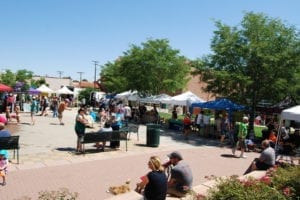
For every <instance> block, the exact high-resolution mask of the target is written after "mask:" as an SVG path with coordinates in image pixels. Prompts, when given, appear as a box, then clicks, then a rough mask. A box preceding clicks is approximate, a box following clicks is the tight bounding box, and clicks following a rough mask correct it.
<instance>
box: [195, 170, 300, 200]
mask: <svg viewBox="0 0 300 200" xmlns="http://www.w3.org/2000/svg"><path fill="white" fill-rule="evenodd" d="M216 180H217V185H216V187H213V188H211V189H209V191H208V194H207V196H203V195H198V196H197V197H196V198H195V199H197V200H200V199H201V200H202V199H203V200H204V199H205V200H215V199H233V200H244V199H250V200H260V199H265V200H268V199H270V200H271V199H272V200H273V199H277V200H281V199H282V200H286V199H300V167H299V166H290V165H285V166H282V167H278V168H272V169H270V170H268V171H267V173H266V175H265V176H263V177H262V178H260V179H254V178H251V177H250V178H247V179H244V180H240V179H239V178H238V177H237V176H232V177H230V178H216Z"/></svg>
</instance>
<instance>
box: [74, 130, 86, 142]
mask: <svg viewBox="0 0 300 200" xmlns="http://www.w3.org/2000/svg"><path fill="white" fill-rule="evenodd" d="M75 132H76V135H77V140H78V141H79V142H83V139H84V133H82V132H79V131H77V130H75Z"/></svg>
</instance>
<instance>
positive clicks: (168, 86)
mask: <svg viewBox="0 0 300 200" xmlns="http://www.w3.org/2000/svg"><path fill="white" fill-rule="evenodd" d="M189 72H190V65H189V63H188V62H187V59H186V58H185V57H184V56H181V55H179V50H176V49H172V48H171V47H170V45H169V41H168V40H166V39H160V40H159V39H157V40H148V41H147V42H146V43H142V44H141V46H137V45H132V46H131V48H130V49H129V50H128V51H126V52H124V55H123V56H122V57H120V58H119V59H118V60H116V61H115V62H114V63H108V64H106V65H105V66H104V68H103V70H102V73H101V77H102V83H103V84H104V85H105V87H106V88H107V89H108V90H109V91H111V92H121V91H124V90H137V91H139V93H141V94H145V95H150V94H159V93H160V92H162V91H164V92H169V93H172V92H175V91H176V90H180V89H182V88H184V87H185V86H186V83H187V81H188V74H189ZM116 87H119V88H121V90H118V88H116Z"/></svg>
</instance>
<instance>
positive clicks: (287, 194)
mask: <svg viewBox="0 0 300 200" xmlns="http://www.w3.org/2000/svg"><path fill="white" fill-rule="evenodd" d="M283 194H284V195H285V196H287V197H289V196H291V189H290V188H289V187H285V188H283Z"/></svg>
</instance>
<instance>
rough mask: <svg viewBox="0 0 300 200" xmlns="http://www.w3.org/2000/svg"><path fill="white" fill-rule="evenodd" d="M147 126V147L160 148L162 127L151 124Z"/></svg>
mask: <svg viewBox="0 0 300 200" xmlns="http://www.w3.org/2000/svg"><path fill="white" fill-rule="evenodd" d="M146 126H147V132H146V133H147V137H146V145H147V146H148V147H158V146H159V136H160V125H159V124H152V123H149V124H146Z"/></svg>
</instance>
